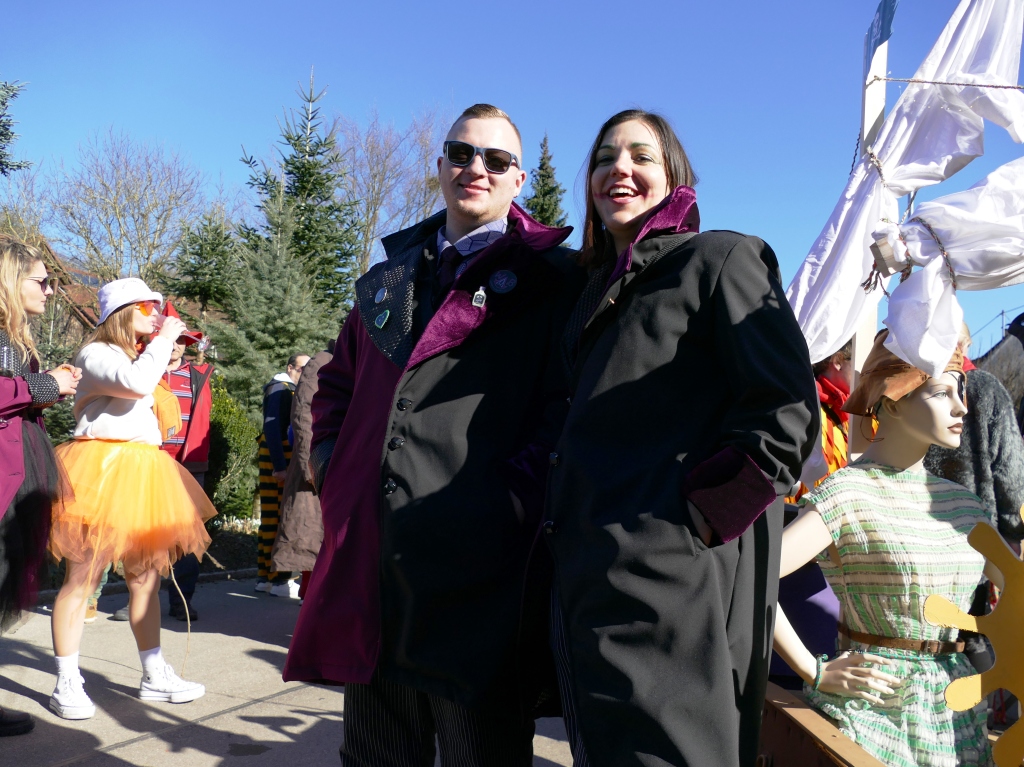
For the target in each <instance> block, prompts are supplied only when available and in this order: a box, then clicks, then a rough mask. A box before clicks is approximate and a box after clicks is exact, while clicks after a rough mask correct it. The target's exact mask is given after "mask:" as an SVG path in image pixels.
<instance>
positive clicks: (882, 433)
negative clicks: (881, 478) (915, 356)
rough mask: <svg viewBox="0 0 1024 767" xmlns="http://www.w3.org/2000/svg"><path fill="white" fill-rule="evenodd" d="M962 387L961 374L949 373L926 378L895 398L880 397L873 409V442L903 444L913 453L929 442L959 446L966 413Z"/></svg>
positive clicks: (929, 444)
mask: <svg viewBox="0 0 1024 767" xmlns="http://www.w3.org/2000/svg"><path fill="white" fill-rule="evenodd" d="M963 386H964V374H963V373H957V372H948V373H943V374H942V375H941V376H940V377H938V378H928V379H927V380H926V381H925V382H924V383H923V384H921V385H920V386H918V387H917V388H916V389H914V390H913V391H912V392H910V394H907V395H906V396H904V397H902V398H900V399H898V400H892V399H889V398H888V397H882V399H881V400H880V401H879V402H878V404H877V405H876V408H875V413H876V417H877V418H878V434H877V438H876V444H877V443H879V442H881V441H884V440H891V441H892V442H893V444H894V445H895V444H897V443H898V444H900V445H905V446H906V449H907V450H913V451H914V452H915V453H916V452H917V451H919V450H923V451H925V452H927V450H928V448H929V447H931V446H932V445H938V446H939V447H946V448H956V447H959V446H960V435H961V434H962V433H963V421H964V415H965V414H966V413H967V406H966V405H965V404H964V402H963ZM908 457H909V455H908Z"/></svg>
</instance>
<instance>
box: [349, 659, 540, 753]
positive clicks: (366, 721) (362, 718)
mask: <svg viewBox="0 0 1024 767" xmlns="http://www.w3.org/2000/svg"><path fill="white" fill-rule="evenodd" d="M344 719H345V737H344V740H343V741H342V744H341V749H340V753H341V764H342V767H433V764H434V756H435V746H434V739H435V737H436V739H437V747H438V750H439V751H440V752H441V766H442V767H530V765H531V764H532V763H533V733H534V723H533V720H532V719H529V720H527V721H525V722H524V721H522V720H521V715H520V712H519V707H518V705H517V703H516V700H515V695H514V694H510V696H509V705H508V706H505V707H502V708H501V709H500V710H498V709H488V710H483V711H477V710H472V709H468V708H466V707H465V706H461V705H459V704H458V703H454V702H452V701H450V700H447V699H445V698H439V697H437V696H435V695H428V694H427V693H425V692H420V691H419V690H416V689H414V688H412V687H407V686H405V685H401V684H395V683H394V682H389V681H387V680H384V679H381V678H380V677H379V676H378V675H374V677H373V679H372V680H371V681H370V683H369V684H356V683H348V684H346V685H345V715H344Z"/></svg>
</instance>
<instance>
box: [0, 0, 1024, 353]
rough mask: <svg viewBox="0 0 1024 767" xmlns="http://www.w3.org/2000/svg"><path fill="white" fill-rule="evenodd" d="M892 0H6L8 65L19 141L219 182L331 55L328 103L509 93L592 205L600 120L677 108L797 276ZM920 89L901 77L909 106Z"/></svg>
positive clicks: (985, 303) (452, 107)
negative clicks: (158, 165)
mask: <svg viewBox="0 0 1024 767" xmlns="http://www.w3.org/2000/svg"><path fill="white" fill-rule="evenodd" d="M877 2H878V0H843V2H822V1H821V0H817V1H816V2H810V0H788V2H785V3H766V2H764V0H718V1H717V2H713V3H709V2H706V1H705V2H693V1H692V0H685V1H683V0H658V1H657V2H608V1H607V0H588V2H582V1H581V0H576V1H575V2H551V0H547V1H546V2H536V1H535V0H528V1H527V2H519V3H514V2H505V3H490V2H480V1H479V0H478V1H477V2H391V1H389V0H378V2H365V3H351V2H334V3H327V2H319V1H317V0H311V1H310V2H305V3H297V4H294V5H292V4H288V3H279V2H275V3H270V2H263V0H247V1H246V2H238V0H205V2H194V0H180V1H179V2H175V3H147V2H124V1H121V0H119V1H116V2H114V1H107V0H100V2H95V3H81V2H69V1H68V0H56V1H54V2H48V3H27V2H19V3H9V4H8V7H7V8H5V10H4V22H5V23H4V27H5V30H4V32H5V34H4V45H3V46H2V48H0V78H2V79H8V80H21V81H27V82H29V83H30V84H29V87H28V88H27V90H26V91H25V92H24V94H23V95H22V96H21V97H20V98H19V99H18V100H17V101H16V102H15V103H14V106H13V109H12V112H13V114H14V117H15V118H16V119H17V120H18V121H19V125H18V127H17V130H18V131H19V133H21V134H22V138H21V139H20V141H19V142H18V144H17V146H16V148H15V151H16V154H17V155H18V156H20V157H22V158H24V159H29V160H32V161H35V162H40V161H49V160H50V159H52V158H57V157H64V158H67V159H70V158H72V157H73V155H74V152H75V148H76V146H77V145H78V144H79V143H80V142H82V141H83V140H85V139H86V138H87V137H88V136H89V135H90V134H92V133H94V132H96V131H99V130H103V129H105V128H106V127H108V126H114V127H116V128H119V129H123V130H126V131H127V132H129V133H130V134H131V135H132V136H133V137H135V138H138V139H147V140H155V141H159V142H163V143H165V144H166V145H167V146H169V147H173V148H175V149H178V150H180V151H182V152H183V153H184V154H185V155H186V156H187V157H189V158H190V159H191V160H192V162H194V163H195V164H196V165H197V166H198V167H200V168H201V169H202V170H203V171H204V172H205V174H206V175H207V178H208V179H209V183H210V185H211V188H212V187H214V186H216V185H217V184H223V185H224V186H226V187H228V188H231V187H235V186H241V185H242V184H244V181H245V179H246V170H245V168H244V167H243V166H242V165H241V163H239V162H238V158H239V156H240V155H241V146H242V145H243V144H244V145H245V147H246V149H247V150H249V151H250V152H255V153H257V154H260V153H269V151H270V149H271V146H272V144H273V141H274V140H275V138H276V135H277V118H278V116H279V115H280V114H281V110H282V107H285V106H292V105H293V104H294V103H295V96H294V91H295V88H296V86H297V84H298V83H300V82H301V81H304V80H306V79H307V78H308V76H309V69H310V66H315V68H316V77H317V82H318V84H321V85H329V86H330V91H329V95H328V98H327V100H326V102H325V111H327V112H328V113H343V114H345V115H347V116H349V117H353V118H355V119H357V120H362V119H364V118H365V116H366V114H367V113H368V111H369V110H370V109H371V108H373V107H376V108H377V109H378V110H379V111H380V113H381V114H382V115H383V116H384V117H386V118H390V119H393V120H395V121H396V122H397V123H399V124H405V123H406V122H407V121H408V119H409V117H410V115H411V114H412V113H413V112H415V111H418V110H422V109H424V108H430V107H441V108H446V109H448V110H449V111H454V112H457V111H459V110H461V109H462V108H463V107H465V106H467V105H469V104H471V103H474V102H478V101H487V102H491V103H494V104H497V105H499V106H501V107H503V108H504V109H505V110H507V111H508V112H509V113H510V114H511V115H512V116H513V118H514V119H515V120H516V122H517V123H518V125H519V127H520V128H521V130H522V132H523V138H524V144H525V155H526V157H525V158H524V161H525V163H526V165H527V166H528V167H530V166H532V165H533V164H534V163H535V162H536V158H537V152H538V144H539V142H540V139H541V137H542V136H543V134H544V133H545V132H547V133H548V134H549V137H550V143H551V149H552V151H553V153H554V158H555V165H556V167H557V170H558V177H559V180H560V181H561V182H562V184H563V186H565V187H567V188H569V190H570V193H569V195H567V199H566V202H567V206H566V207H567V209H568V211H569V213H570V221H571V223H577V222H578V221H579V218H580V217H579V213H578V208H579V205H578V193H577V188H578V184H577V175H578V172H579V170H580V166H581V164H582V162H583V160H584V154H585V152H586V149H587V146H588V145H589V143H590V142H591V141H592V139H593V133H594V131H596V130H597V128H598V127H599V126H600V124H601V122H602V121H603V120H604V119H606V118H607V117H608V116H609V115H611V114H613V113H614V112H616V111H618V110H619V109H623V108H626V107H631V106H641V107H643V108H646V109H654V110H658V111H661V112H663V113H664V114H665V115H666V116H668V117H669V118H670V119H671V121H672V122H673V123H674V125H675V127H676V129H677V131H678V133H679V134H680V137H681V138H682V139H683V143H684V145H685V146H686V148H687V150H688V152H689V153H690V156H691V158H692V159H693V162H694V164H695V166H696V168H697V171H698V174H699V175H700V178H701V181H700V183H699V184H698V186H697V192H698V200H699V203H700V207H701V214H702V223H703V228H705V229H737V230H740V231H743V232H747V233H750V234H756V235H758V236H761V237H763V238H764V239H765V240H767V241H768V242H769V243H771V244H772V246H773V247H774V248H775V250H776V251H777V253H778V254H779V258H780V261H781V264H782V270H783V277H784V279H785V281H786V282H787V283H788V281H789V280H790V279H791V277H792V275H793V273H794V272H795V270H796V267H797V265H798V264H799V263H800V261H801V260H802V259H803V257H804V256H805V255H806V252H807V249H808V248H809V247H810V245H811V244H812V243H813V241H814V239H815V238H816V236H817V235H818V233H819V231H820V229H821V227H822V225H823V224H824V222H825V220H826V219H827V217H828V215H829V213H830V212H831V210H832V207H833V206H834V205H835V202H836V200H837V198H838V196H839V193H840V192H841V190H842V188H843V185H844V183H845V181H846V177H847V174H848V173H849V170H850V162H851V159H852V156H853V150H854V143H855V141H856V138H857V133H858V130H859V125H860V86H861V66H862V47H863V40H864V33H865V31H866V30H867V27H868V24H869V23H870V21H871V17H872V15H873V14H874V10H875V7H876V5H877ZM955 7H956V2H955V0H901V2H900V7H899V10H898V11H897V14H896V21H895V24H894V27H893V37H892V39H891V41H890V43H889V69H890V71H891V74H892V76H894V77H910V76H912V75H913V73H914V71H915V70H916V69H917V66H918V65H919V64H920V62H921V60H922V58H923V57H924V55H925V53H926V52H927V51H928V49H929V48H930V47H931V45H932V43H933V42H934V41H935V38H936V37H937V36H938V34H939V32H940V30H941V29H942V27H943V25H944V24H945V23H946V21H947V19H948V18H949V15H950V14H951V13H952V11H953V9H954V8H955ZM1018 82H1020V80H1018ZM898 95H899V87H898V86H896V85H893V84H890V86H889V97H888V106H889V107H890V108H891V106H892V105H893V104H894V103H895V101H896V98H897V97H898ZM986 141H987V154H986V156H985V157H983V158H980V159H979V160H976V161H975V162H974V163H972V164H971V165H970V166H968V168H967V169H965V170H964V171H961V173H960V174H959V175H958V176H956V177H954V178H953V179H951V180H950V181H948V182H946V183H945V184H943V185H940V186H939V187H936V188H933V189H931V190H927V191H926V192H923V193H922V195H921V196H920V198H919V199H922V200H923V199H930V198H932V197H935V196H937V195H939V194H945V193H948V192H952V191H958V190H960V189H963V188H966V187H968V186H970V185H971V184H973V183H975V182H976V181H978V180H979V179H980V178H982V177H983V176H984V175H985V174H986V173H988V172H989V171H991V170H992V169H994V168H995V167H997V166H998V165H1000V164H1002V163H1004V162H1007V161H1008V160H1010V159H1013V158H1015V157H1019V156H1021V155H1024V147H1021V146H1018V145H1015V144H1013V143H1012V142H1011V141H1010V140H1009V139H1008V138H1007V136H1006V133H1005V131H1003V130H1002V129H1001V128H997V127H996V126H988V130H987V135H986ZM960 298H961V302H962V303H963V304H964V306H965V310H966V312H967V320H968V322H969V324H970V325H971V326H972V328H973V329H975V330H978V329H980V328H981V326H982V325H983V324H984V323H986V322H988V320H990V319H991V318H992V317H993V316H994V315H995V314H997V313H998V312H999V311H1000V310H1001V309H1007V310H1009V309H1011V308H1012V307H1017V306H1018V305H1022V304H1024V287H1013V288H1004V289H1001V290H998V291H994V292H987V293H975V294H970V293H961V294H960ZM1018 311H1019V310H1018ZM883 313H884V307H883ZM1008 319H1009V318H1008ZM998 326H999V322H998V320H997V321H996V323H994V324H993V325H989V326H988V327H987V328H985V329H984V330H981V331H980V333H979V334H978V338H977V339H976V340H977V341H978V342H979V343H977V344H976V346H975V349H974V351H975V353H976V354H977V353H979V352H980V351H982V350H984V348H986V347H987V346H988V345H989V344H990V343H991V342H993V341H995V340H997V338H998V333H999V327H998ZM993 328H995V333H994V334H993V333H992V332H991V331H992V330H993Z"/></svg>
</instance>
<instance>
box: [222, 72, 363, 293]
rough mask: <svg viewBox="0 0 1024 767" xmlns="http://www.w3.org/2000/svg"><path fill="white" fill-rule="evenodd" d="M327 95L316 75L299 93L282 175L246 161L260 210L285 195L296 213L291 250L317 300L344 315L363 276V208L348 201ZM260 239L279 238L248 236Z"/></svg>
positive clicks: (287, 128) (287, 124) (284, 133)
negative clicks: (324, 105) (327, 120)
mask: <svg viewBox="0 0 1024 767" xmlns="http://www.w3.org/2000/svg"><path fill="white" fill-rule="evenodd" d="M326 92H327V89H326V88H325V89H324V90H322V91H320V92H319V93H317V92H316V90H315V88H314V86H313V77H312V75H310V78H309V90H308V91H300V92H299V97H300V98H301V99H302V108H301V110H296V111H295V113H294V114H293V116H291V117H288V116H286V117H285V120H284V124H283V125H282V128H281V142H280V143H281V144H282V146H283V149H282V150H279V151H280V159H281V165H280V169H279V170H275V169H272V168H270V167H268V166H267V165H266V164H263V165H260V164H258V163H257V162H256V161H255V160H254V159H253V158H252V157H243V158H242V159H243V162H245V163H246V164H247V165H248V166H249V167H250V168H251V169H252V171H253V173H252V175H251V176H250V180H249V186H251V187H252V188H253V189H255V190H256V192H257V194H258V195H259V197H260V205H259V207H260V209H261V210H262V209H263V208H264V207H265V206H266V205H267V204H268V202H269V201H271V200H276V199H277V197H278V195H279V194H283V199H284V203H285V205H286V206H287V207H288V208H290V209H291V210H292V216H291V220H292V221H293V222H294V228H293V229H292V231H291V234H290V237H291V242H290V249H291V252H292V254H293V255H294V256H295V257H296V258H298V259H299V260H300V261H301V263H302V264H303V266H304V269H305V272H306V274H307V275H308V276H309V277H310V278H311V279H312V281H313V288H314V293H313V295H314V298H315V299H316V300H318V301H319V302H321V303H325V304H327V305H328V306H330V307H331V308H332V309H334V310H336V311H339V312H340V313H344V312H347V310H348V309H349V308H350V307H351V306H352V301H353V298H354V288H353V286H354V283H355V280H356V279H357V278H358V276H359V261H358V256H359V250H360V243H359V207H358V202H357V201H352V200H346V199H345V197H344V185H345V177H346V173H345V171H344V162H343V158H342V155H341V152H340V150H339V148H338V142H337V135H336V131H335V129H334V128H333V127H331V128H325V126H324V123H323V120H322V119H321V116H320V107H319V106H318V104H319V102H320V101H321V99H323V97H324V94H325V93H326ZM256 234H259V235H261V236H263V237H273V236H274V234H275V233H274V231H273V229H272V228H270V226H269V225H268V226H267V227H264V228H263V230H262V231H260V232H258V233H257V232H254V231H252V230H248V231H247V232H245V235H246V237H247V239H249V240H251V239H252V238H253V236H255V235H256Z"/></svg>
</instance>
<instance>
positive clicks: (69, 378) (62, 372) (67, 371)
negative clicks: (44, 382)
mask: <svg viewBox="0 0 1024 767" xmlns="http://www.w3.org/2000/svg"><path fill="white" fill-rule="evenodd" d="M46 373H47V375H49V376H50V377H51V378H53V380H55V381H56V382H57V388H58V389H59V390H60V393H61V394H63V395H64V396H65V397H70V396H73V395H74V394H75V392H76V391H78V382H79V381H80V380H81V378H82V371H81V370H79V369H78V368H75V367H71V366H70V365H61V366H60V367H59V368H54V369H53V370H47V371H46Z"/></svg>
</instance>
